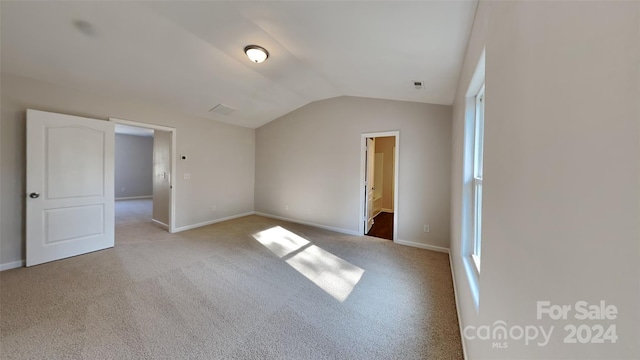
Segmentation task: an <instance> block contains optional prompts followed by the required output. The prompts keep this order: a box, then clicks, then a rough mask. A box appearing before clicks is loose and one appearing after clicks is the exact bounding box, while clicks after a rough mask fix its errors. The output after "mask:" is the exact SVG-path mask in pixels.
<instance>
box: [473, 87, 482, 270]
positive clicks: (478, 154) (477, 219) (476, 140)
mask: <svg viewBox="0 0 640 360" xmlns="http://www.w3.org/2000/svg"><path fill="white" fill-rule="evenodd" d="M475 105H476V111H475V121H474V125H473V190H472V191H473V192H472V200H471V201H472V204H471V208H472V211H473V215H472V222H473V232H472V239H471V257H472V259H473V261H474V263H475V265H476V267H477V268H478V271H480V249H481V244H482V166H483V164H482V159H483V152H484V151H483V150H484V84H483V85H482V86H481V87H480V91H478V94H477V95H476V96H475Z"/></svg>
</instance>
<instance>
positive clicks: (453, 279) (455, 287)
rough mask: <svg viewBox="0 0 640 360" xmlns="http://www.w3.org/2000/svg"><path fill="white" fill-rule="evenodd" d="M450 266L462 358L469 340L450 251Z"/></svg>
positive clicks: (465, 356)
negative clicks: (466, 336)
mask: <svg viewBox="0 0 640 360" xmlns="http://www.w3.org/2000/svg"><path fill="white" fill-rule="evenodd" d="M449 267H450V268H451V280H452V281H453V300H454V301H455V303H456V314H457V315H458V327H459V328H460V341H461V342H462V359H463V360H466V359H467V342H466V341H465V337H464V329H463V328H462V318H461V317H460V306H459V304H458V283H457V282H456V272H455V271H454V270H453V260H452V257H451V253H449Z"/></svg>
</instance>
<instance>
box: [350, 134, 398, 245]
mask: <svg viewBox="0 0 640 360" xmlns="http://www.w3.org/2000/svg"><path fill="white" fill-rule="evenodd" d="M386 136H395V138H396V152H395V157H394V159H393V162H394V169H393V172H394V174H393V225H394V226H393V242H396V239H398V213H399V212H400V207H399V206H398V199H399V196H398V184H399V182H398V178H399V174H400V171H399V168H400V166H399V165H400V131H399V130H395V131H382V132H373V133H363V134H361V135H360V183H359V186H358V192H359V193H360V196H359V198H360V206H359V209H360V212H359V213H358V234H359V235H360V236H364V230H365V229H364V220H362V218H363V216H364V211H365V206H364V202H365V200H366V198H365V194H364V191H363V188H364V179H365V173H364V172H365V170H366V166H365V164H366V161H367V138H371V137H373V138H377V137H386Z"/></svg>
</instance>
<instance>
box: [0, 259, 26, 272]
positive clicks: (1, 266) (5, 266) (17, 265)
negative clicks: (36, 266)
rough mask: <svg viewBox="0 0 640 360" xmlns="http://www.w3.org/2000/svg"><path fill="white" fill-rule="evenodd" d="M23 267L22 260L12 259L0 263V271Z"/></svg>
mask: <svg viewBox="0 0 640 360" xmlns="http://www.w3.org/2000/svg"><path fill="white" fill-rule="evenodd" d="M21 267H24V260H18V261H12V262H8V263H4V264H0V271H5V270H11V269H17V268H21Z"/></svg>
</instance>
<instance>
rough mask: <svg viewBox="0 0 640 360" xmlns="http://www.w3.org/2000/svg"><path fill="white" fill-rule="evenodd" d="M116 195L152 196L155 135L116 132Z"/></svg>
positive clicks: (123, 196) (119, 196)
mask: <svg viewBox="0 0 640 360" xmlns="http://www.w3.org/2000/svg"><path fill="white" fill-rule="evenodd" d="M114 167H115V169H114V184H115V192H114V194H115V196H116V199H118V198H126V197H138V196H151V195H152V193H153V187H152V172H153V171H152V167H153V137H151V136H133V135H126V134H116V136H115V155H114Z"/></svg>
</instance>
